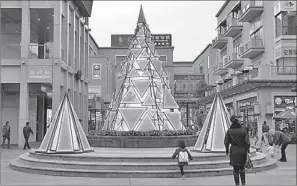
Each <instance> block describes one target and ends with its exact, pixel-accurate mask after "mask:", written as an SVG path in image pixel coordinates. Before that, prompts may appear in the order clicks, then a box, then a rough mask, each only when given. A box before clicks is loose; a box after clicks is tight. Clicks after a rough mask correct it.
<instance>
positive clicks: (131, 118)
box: [119, 108, 146, 130]
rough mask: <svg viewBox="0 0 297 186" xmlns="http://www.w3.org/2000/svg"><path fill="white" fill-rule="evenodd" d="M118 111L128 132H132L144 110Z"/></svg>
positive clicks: (121, 109)
mask: <svg viewBox="0 0 297 186" xmlns="http://www.w3.org/2000/svg"><path fill="white" fill-rule="evenodd" d="M119 110H120V112H121V114H122V116H123V118H124V119H125V121H126V123H127V125H128V127H129V130H133V129H134V128H135V125H136V123H137V122H138V120H139V119H140V118H141V116H142V115H143V113H144V111H145V110H146V108H119Z"/></svg>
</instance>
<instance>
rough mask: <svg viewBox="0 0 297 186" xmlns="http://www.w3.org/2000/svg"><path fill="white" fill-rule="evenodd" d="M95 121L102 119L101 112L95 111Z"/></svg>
mask: <svg viewBox="0 0 297 186" xmlns="http://www.w3.org/2000/svg"><path fill="white" fill-rule="evenodd" d="M96 121H102V114H101V112H96Z"/></svg>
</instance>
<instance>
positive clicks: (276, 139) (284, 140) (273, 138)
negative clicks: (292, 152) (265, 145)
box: [269, 129, 290, 162]
mask: <svg viewBox="0 0 297 186" xmlns="http://www.w3.org/2000/svg"><path fill="white" fill-rule="evenodd" d="M269 136H270V137H269V139H270V142H269V143H270V144H271V143H273V144H274V145H275V147H276V149H279V147H281V158H280V159H279V160H278V161H280V162H287V157H286V148H287V146H288V145H289V143H290V139H289V137H288V136H287V135H286V134H284V133H283V132H282V131H275V130H274V129H270V130H269Z"/></svg>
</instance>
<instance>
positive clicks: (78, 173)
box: [10, 159, 276, 178]
mask: <svg viewBox="0 0 297 186" xmlns="http://www.w3.org/2000/svg"><path fill="white" fill-rule="evenodd" d="M10 166H11V168H12V169H14V170H18V171H21V172H28V173H35V174H45V175H56V176H75V177H101V178H102V177H104V178H107V177H108V178H115V177H116V178H128V177H137V178H149V177H150V178H165V177H167V178H170V177H180V173H179V170H178V167H177V166H176V170H108V169H107V170H89V169H67V168H51V167H44V166H37V165H30V164H28V165H27V164H25V163H24V161H23V160H21V159H15V160H12V161H11V162H10ZM275 166H276V160H274V159H268V160H267V161H266V162H264V163H261V164H258V165H254V167H255V168H254V169H255V171H264V170H268V169H272V168H274V167H275ZM248 172H251V170H248ZM185 173H186V175H187V177H199V176H219V175H230V174H232V167H231V166H229V167H226V168H215V169H190V167H188V166H186V167H185Z"/></svg>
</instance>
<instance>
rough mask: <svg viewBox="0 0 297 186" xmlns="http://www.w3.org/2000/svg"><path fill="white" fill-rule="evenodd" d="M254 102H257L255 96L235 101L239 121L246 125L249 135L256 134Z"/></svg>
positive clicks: (256, 122)
mask: <svg viewBox="0 0 297 186" xmlns="http://www.w3.org/2000/svg"><path fill="white" fill-rule="evenodd" d="M255 103H257V98H256V97H254V98H250V99H246V100H241V101H238V102H237V111H238V116H239V118H240V121H241V122H243V123H244V124H245V125H246V126H247V127H248V130H249V134H250V136H251V137H255V136H257V135H258V116H256V115H255V110H254V105H255Z"/></svg>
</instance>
